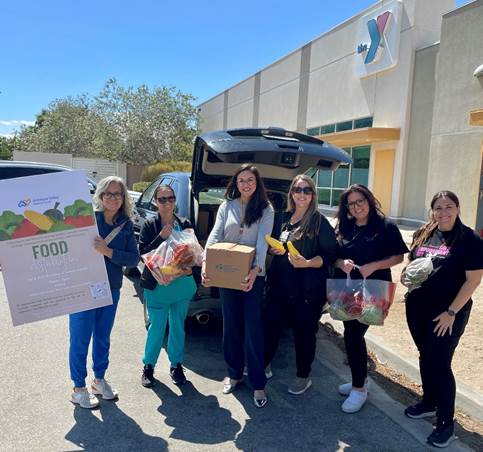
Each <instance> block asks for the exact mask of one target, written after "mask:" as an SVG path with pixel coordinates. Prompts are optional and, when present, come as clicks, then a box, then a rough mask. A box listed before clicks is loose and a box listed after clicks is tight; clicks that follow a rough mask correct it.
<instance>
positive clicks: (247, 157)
mask: <svg viewBox="0 0 483 452" xmlns="http://www.w3.org/2000/svg"><path fill="white" fill-rule="evenodd" d="M351 162H352V160H351V158H350V157H349V155H348V154H347V153H346V152H345V151H343V150H342V149H339V148H337V147H335V146H333V145H331V144H329V143H326V142H323V141H321V140H318V139H317V138H314V137H310V136H308V135H303V134H300V133H297V132H289V131H287V130H284V129H280V128H271V127H270V128H266V129H233V130H222V131H218V132H211V133H207V134H204V135H200V136H198V137H197V138H196V140H195V144H194V152H193V164H192V170H191V175H190V174H189V173H166V174H161V175H160V176H158V177H157V178H156V179H155V180H154V181H153V182H152V183H151V184H150V185H149V186H148V187H147V188H146V190H145V191H144V192H143V194H142V195H141V196H140V197H139V199H138V200H137V202H136V204H135V215H134V219H133V220H134V228H135V232H137V233H139V230H140V229H141V226H142V224H143V223H144V221H146V219H148V218H150V217H152V216H154V215H157V210H156V206H155V204H154V202H153V195H154V191H155V190H156V188H157V187H158V185H159V184H161V183H163V184H168V185H170V186H171V187H173V190H174V192H175V193H176V204H177V213H178V214H179V215H181V216H185V217H188V218H189V219H190V220H191V223H192V224H193V226H194V227H195V230H196V234H197V237H198V239H199V241H200V243H201V244H202V245H203V244H204V243H205V242H206V239H207V238H208V235H209V233H210V231H211V229H212V227H213V225H214V222H215V218H216V212H217V210H218V206H219V205H220V204H221V203H222V202H223V195H224V189H225V187H226V185H227V183H228V180H229V179H230V177H231V176H232V175H233V174H234V173H235V171H236V170H237V169H238V168H239V166H240V165H241V164H243V163H253V164H255V165H256V166H257V168H258V169H259V171H260V174H261V176H262V178H263V180H264V183H265V186H266V188H267V191H268V194H269V197H270V200H271V202H272V204H273V206H274V209H275V224H274V234H275V235H277V232H278V231H279V229H280V226H281V219H282V214H283V211H284V210H285V208H286V205H287V193H288V188H289V186H290V182H291V181H292V179H293V177H294V176H296V175H297V174H302V173H306V172H307V171H309V170H310V169H315V170H316V169H322V170H327V171H330V170H335V169H337V167H338V166H339V165H340V164H341V163H351ZM141 265H142V264H141ZM219 314H220V302H219V297H218V289H217V288H213V287H212V288H204V287H199V289H198V292H197V294H196V295H195V297H194V298H193V300H192V303H191V305H190V309H189V315H191V316H195V317H196V318H197V319H198V321H199V322H200V323H205V322H207V321H208V320H209V318H210V317H211V316H212V315H219Z"/></svg>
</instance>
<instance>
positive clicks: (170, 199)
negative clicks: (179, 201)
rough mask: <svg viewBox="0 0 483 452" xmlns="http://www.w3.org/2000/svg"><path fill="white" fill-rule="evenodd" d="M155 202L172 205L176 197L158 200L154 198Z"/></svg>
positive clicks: (161, 197) (164, 197)
mask: <svg viewBox="0 0 483 452" xmlns="http://www.w3.org/2000/svg"><path fill="white" fill-rule="evenodd" d="M156 200H157V201H158V202H159V204H166V203H167V202H169V203H171V204H172V203H174V202H175V201H176V196H160V197H159V198H156Z"/></svg>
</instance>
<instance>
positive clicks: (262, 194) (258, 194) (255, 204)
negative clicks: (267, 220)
mask: <svg viewBox="0 0 483 452" xmlns="http://www.w3.org/2000/svg"><path fill="white" fill-rule="evenodd" d="M243 171H250V173H252V174H253V175H254V176H255V180H256V181H257V188H256V189H255V192H254V193H253V195H252V196H251V197H250V201H248V204H247V208H246V210H245V217H244V219H243V224H244V225H245V226H247V227H250V226H251V225H252V224H253V223H256V222H257V221H258V220H259V219H260V218H262V216H263V211H264V210H265V208H266V207H268V205H269V204H270V202H269V201H268V197H267V191H266V190H265V185H264V184H263V180H262V178H261V177H260V173H259V172H258V169H257V167H256V166H253V165H252V164H250V163H245V164H244V165H242V166H241V167H240V168H239V169H238V170H237V172H236V173H235V174H234V175H233V177H232V178H231V179H230V182H228V185H227V187H226V191H225V198H226V199H228V200H233V199H237V198H239V197H240V196H241V193H240V190H238V186H237V183H236V181H237V179H238V176H239V174H240V173H242V172H243Z"/></svg>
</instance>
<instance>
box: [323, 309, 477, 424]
mask: <svg viewBox="0 0 483 452" xmlns="http://www.w3.org/2000/svg"><path fill="white" fill-rule="evenodd" d="M321 323H329V324H330V325H332V327H333V328H334V330H335V331H337V332H338V333H340V334H343V332H344V326H343V324H342V322H339V321H337V320H333V319H332V318H331V317H330V316H329V315H324V316H323V317H322V319H321ZM365 339H366V344H367V348H368V349H369V350H370V351H371V352H373V353H375V354H376V356H377V358H378V359H379V361H380V362H381V363H383V364H388V365H389V366H390V367H392V368H393V369H394V370H396V371H397V372H399V373H401V374H403V375H406V376H407V377H408V378H410V379H411V380H413V381H415V382H416V383H419V384H420V383H421V379H420V375H419V365H418V363H417V361H416V360H411V359H407V358H402V357H401V356H399V355H398V354H397V353H396V352H394V351H393V350H392V349H391V348H390V347H388V346H387V344H384V343H383V342H382V341H381V338H380V337H376V336H374V335H373V334H371V333H370V331H368V332H367V333H366V336H365ZM456 406H457V407H458V408H459V409H461V410H462V411H464V412H465V413H466V414H468V415H469V416H471V417H472V418H473V419H476V420H478V421H480V422H483V396H482V395H481V394H480V393H479V392H478V391H475V390H474V389H472V388H470V387H468V386H466V385H464V384H462V383H457V386H456Z"/></svg>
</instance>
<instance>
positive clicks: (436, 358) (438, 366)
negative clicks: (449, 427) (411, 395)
mask: <svg viewBox="0 0 483 452" xmlns="http://www.w3.org/2000/svg"><path fill="white" fill-rule="evenodd" d="M427 301H428V300H420V299H417V300H412V301H411V299H409V300H408V301H407V302H406V319H407V322H408V326H409V331H410V332H411V336H412V338H413V340H414V343H415V344H416V347H417V348H418V351H419V372H420V374H421V382H422V385H423V402H424V403H425V404H427V405H428V406H429V407H433V408H436V415H437V418H438V421H443V422H452V421H453V417H454V404H455V396H456V382H455V378H454V375H453V370H452V369H451V361H452V359H453V355H454V351H455V349H456V346H457V345H458V342H459V340H460V337H461V336H462V335H463V333H464V331H465V327H466V324H467V323H468V319H469V316H470V312H471V305H472V302H471V301H469V302H468V303H467V304H466V305H465V306H464V308H463V309H462V310H461V311H460V312H458V313H457V314H456V317H455V321H454V323H453V332H452V334H451V336H450V335H449V334H448V333H446V334H445V335H444V336H439V337H438V336H436V334H435V333H434V332H433V330H434V327H435V325H436V322H433V319H434V318H435V317H436V316H437V315H439V314H441V312H443V310H441V312H439V313H437V314H435V313H434V312H424V310H423V309H421V303H424V302H427Z"/></svg>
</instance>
